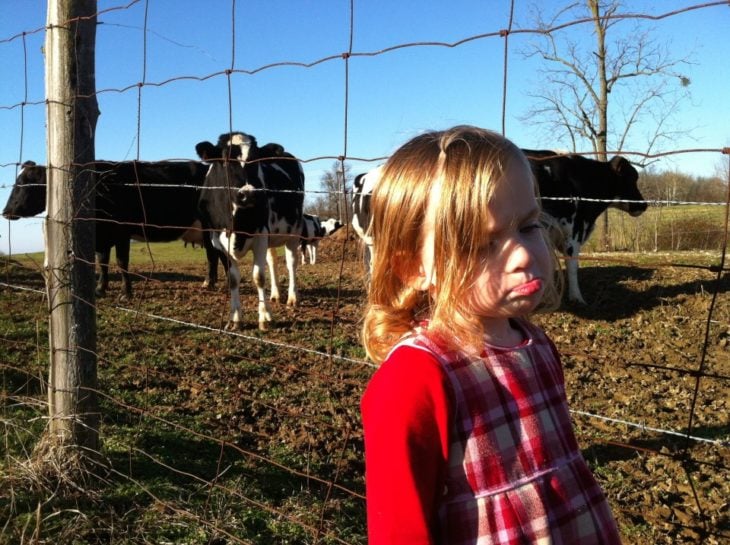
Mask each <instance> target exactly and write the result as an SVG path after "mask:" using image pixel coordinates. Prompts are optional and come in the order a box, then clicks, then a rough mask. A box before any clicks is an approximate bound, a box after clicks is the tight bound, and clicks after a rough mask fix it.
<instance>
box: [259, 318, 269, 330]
mask: <svg viewBox="0 0 730 545" xmlns="http://www.w3.org/2000/svg"><path fill="white" fill-rule="evenodd" d="M268 330H269V322H267V321H265V320H264V321H263V322H259V331H268Z"/></svg>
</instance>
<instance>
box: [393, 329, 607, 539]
mask: <svg viewBox="0 0 730 545" xmlns="http://www.w3.org/2000/svg"><path fill="white" fill-rule="evenodd" d="M515 323H516V324H518V325H519V327H521V328H522V330H523V331H524V337H525V339H526V341H525V342H524V343H523V344H521V345H519V346H517V347H514V348H498V347H493V346H487V347H485V349H484V352H483V353H482V357H481V358H474V359H470V358H466V357H465V356H464V355H463V354H462V353H456V352H449V351H447V350H445V349H443V348H442V347H441V346H439V345H438V344H436V343H434V342H433V341H432V340H431V339H429V337H427V336H426V335H424V334H420V335H416V336H413V337H410V338H408V339H406V340H404V341H402V342H401V343H400V344H399V345H398V347H401V346H409V347H412V348H415V349H417V350H418V351H425V352H426V353H428V355H431V356H433V357H435V358H436V360H438V362H439V363H440V365H441V367H442V369H443V371H444V373H445V375H446V377H447V378H448V380H445V381H444V383H445V384H449V385H450V386H451V391H450V392H448V398H449V399H451V400H452V403H453V406H452V407H451V409H450V410H449V415H450V424H449V430H448V460H447V462H446V465H447V467H446V468H444V470H443V474H444V477H443V479H440V480H439V482H443V483H444V484H445V486H444V488H443V490H442V491H440V492H439V493H440V494H442V495H441V496H440V497H438V494H439V493H437V494H436V496H437V497H436V511H437V513H436V518H437V521H436V523H435V524H434V525H433V526H431V534H432V538H433V539H434V541H435V542H436V543H443V544H453V545H462V544H463V545H467V544H468V545H474V544H478V545H488V544H489V545H491V544H500V545H517V544H528V543H529V544H540V545H548V544H555V545H577V544H580V545H590V544H606V545H615V544H619V543H620V542H621V540H620V537H619V534H618V530H617V528H616V523H615V521H614V519H613V516H612V515H611V511H610V508H609V505H608V502H607V501H606V498H605V496H604V494H603V492H602V490H601V488H600V487H599V485H598V483H597V482H596V480H595V479H594V477H593V475H592V474H591V472H590V470H589V468H588V466H587V465H586V463H585V461H584V459H583V457H582V455H581V453H580V451H579V449H578V445H577V442H576V440H575V436H574V434H573V428H572V423H571V420H570V415H569V412H568V404H567V399H566V396H565V389H564V379H563V373H562V369H561V366H560V359H559V355H558V353H557V351H556V349H555V347H554V345H553V344H552V342H551V341H550V340H549V339H548V338H547V337H546V336H545V334H544V333H543V331H542V330H541V329H539V328H538V327H537V326H534V325H532V324H530V323H528V322H526V321H522V320H521V321H519V322H515ZM398 347H396V348H395V349H394V351H396V350H398Z"/></svg>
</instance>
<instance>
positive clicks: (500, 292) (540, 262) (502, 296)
mask: <svg viewBox="0 0 730 545" xmlns="http://www.w3.org/2000/svg"><path fill="white" fill-rule="evenodd" d="M488 210H489V213H488V215H487V218H486V222H487V225H486V227H487V229H488V231H489V233H490V237H489V242H488V243H485V245H484V248H483V250H482V254H483V258H482V268H481V270H480V271H479V272H478V273H477V274H476V277H475V278H474V283H473V287H472V291H471V293H470V295H469V304H470V308H471V310H472V311H473V312H475V313H476V314H477V315H478V316H480V317H481V318H482V321H483V323H484V326H485V331H489V330H495V328H499V327H506V326H507V325H508V320H507V319H508V318H513V317H518V316H523V315H525V314H527V313H529V312H531V311H532V310H534V309H535V307H537V305H538V304H539V302H540V300H541V299H542V295H543V292H544V290H545V284H546V283H547V282H548V280H550V276H551V275H552V274H553V262H552V256H551V254H550V251H549V249H548V247H547V244H546V242H545V239H544V238H543V233H542V226H541V224H540V222H539V214H540V209H539V207H538V204H537V200H536V198H535V190H534V186H533V181H532V175H531V173H530V171H529V167H528V166H527V165H526V164H525V163H523V162H521V161H513V162H512V164H511V165H510V167H509V168H508V170H507V171H506V174H505V178H504V179H502V180H498V183H497V185H496V186H495V187H494V193H493V196H492V201H491V203H490V205H489V209H488Z"/></svg>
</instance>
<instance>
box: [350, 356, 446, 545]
mask: <svg viewBox="0 0 730 545" xmlns="http://www.w3.org/2000/svg"><path fill="white" fill-rule="evenodd" d="M450 391H451V388H450V386H449V379H448V377H447V376H446V374H445V373H444V371H443V369H442V368H441V365H440V364H439V363H438V361H437V360H436V359H435V358H434V356H433V355H431V354H430V353H428V352H426V351H424V350H419V349H418V348H413V347H407V346H406V347H401V348H398V349H396V350H395V351H394V352H393V353H392V354H391V355H390V357H389V358H388V359H387V360H386V361H385V362H384V363H383V364H382V365H381V366H380V368H379V369H378V370H377V371H376V372H375V375H373V378H372V379H371V381H370V383H369V384H368V387H367V389H366V391H365V395H364V396H363V398H362V403H361V409H362V419H363V427H364V431H365V488H366V497H367V520H368V544H369V545H391V544H399V545H400V544H403V543H408V544H409V545H419V544H431V543H433V542H434V536H433V535H432V531H431V530H432V529H433V525H434V522H435V520H436V510H437V507H438V500H439V498H440V497H441V494H442V493H443V488H444V478H445V473H446V463H447V460H448V445H449V442H448V441H449V437H448V430H449V425H448V424H449V421H450V413H451V400H450V394H449V392H450Z"/></svg>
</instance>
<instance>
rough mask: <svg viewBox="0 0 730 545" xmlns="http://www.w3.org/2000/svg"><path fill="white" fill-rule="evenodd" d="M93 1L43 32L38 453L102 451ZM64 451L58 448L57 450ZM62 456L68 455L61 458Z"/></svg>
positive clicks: (70, 0)
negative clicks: (44, 315) (41, 415)
mask: <svg viewBox="0 0 730 545" xmlns="http://www.w3.org/2000/svg"><path fill="white" fill-rule="evenodd" d="M96 10H97V8H96V0H50V1H49V2H48V21H47V23H48V25H47V29H46V43H45V54H46V99H47V100H46V104H47V132H46V137H47V146H48V151H47V154H48V165H47V167H48V168H47V184H48V197H47V199H48V200H47V211H48V218H47V220H46V226H45V233H46V273H47V275H46V289H47V291H48V304H49V309H50V318H49V329H48V334H49V345H50V370H49V389H48V402H49V416H50V426H49V428H48V433H47V436H46V437H45V438H44V439H45V440H42V441H41V442H40V443H39V450H43V451H46V453H47V452H48V451H49V450H51V451H55V452H57V453H58V455H59V456H60V457H67V456H69V452H71V451H70V450H69V447H79V448H77V449H73V450H74V451H75V452H76V453H78V454H79V455H80V457H81V458H84V457H85V455H86V453H91V452H95V451H98V447H99V445H98V443H99V436H98V429H99V408H98V399H97V396H96V393H95V392H96V387H97V377H96V372H97V369H96V312H95V306H94V305H95V299H94V243H95V226H94V222H93V221H91V220H92V219H93V215H94V205H95V203H94V198H93V195H94V191H93V179H92V172H91V169H90V168H89V165H88V163H90V162H91V161H93V160H94V132H95V130H96V120H97V118H98V115H99V111H98V105H97V101H96V94H95V93H96V80H95V73H94V57H95V42H96ZM59 447H61V448H59ZM64 453H65V454H64Z"/></svg>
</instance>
